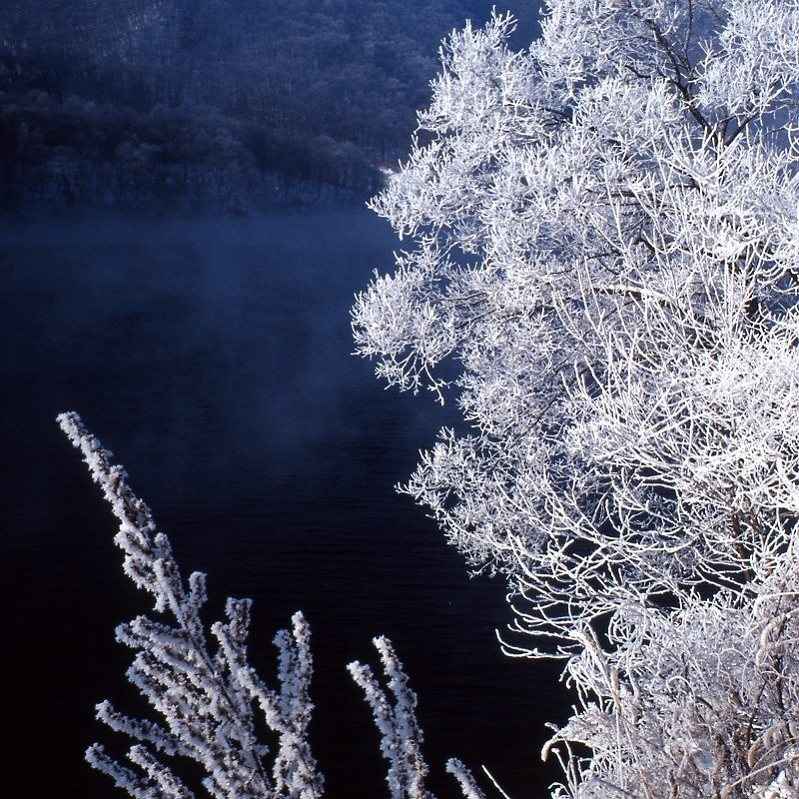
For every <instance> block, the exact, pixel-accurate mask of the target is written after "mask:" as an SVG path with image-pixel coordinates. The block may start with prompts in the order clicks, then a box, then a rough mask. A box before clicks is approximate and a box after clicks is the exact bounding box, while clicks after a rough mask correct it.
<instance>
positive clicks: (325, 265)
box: [0, 208, 563, 799]
mask: <svg viewBox="0 0 799 799" xmlns="http://www.w3.org/2000/svg"><path fill="white" fill-rule="evenodd" d="M396 246H397V243H396V241H395V240H394V238H393V237H392V235H391V232H390V230H389V229H388V227H387V226H386V225H385V224H384V223H383V222H381V221H380V220H378V219H376V218H374V217H372V216H371V215H370V214H369V213H368V212H367V211H365V210H362V209H358V208H356V209H342V210H337V211H330V210H327V211H315V212H311V213H305V214H299V213H297V214H292V213H281V214H274V215H272V216H268V217H261V218H250V219H241V220H239V219H209V220H193V221H186V220H183V221H174V220H173V221H163V222H161V221H154V220H152V219H149V220H147V219H123V218H114V217H102V218H97V217H83V218H74V219H61V220H56V221H49V222H41V221H40V222H35V223H33V222H30V223H24V222H19V221H17V222H13V223H11V222H7V223H3V226H2V227H1V228H0V269H1V270H2V287H3V289H2V290H3V305H2V322H0V324H2V344H1V345H0V346H2V362H1V366H2V373H3V375H2V378H3V388H4V395H5V414H4V424H3V428H2V429H3V433H2V434H3V437H4V440H3V444H4V453H5V468H4V477H3V491H2V495H3V501H4V504H5V511H4V519H5V523H6V524H5V528H6V530H5V538H4V547H3V568H2V588H3V591H4V594H5V597H4V599H5V602H4V608H5V627H6V631H5V634H4V643H3V666H4V670H5V671H6V672H7V678H6V681H5V685H6V692H5V695H6V698H5V702H4V705H5V707H4V710H5V714H6V717H7V719H8V721H7V723H6V724H7V729H10V730H12V731H13V735H12V738H11V740H10V744H11V749H10V751H9V749H8V744H6V750H5V751H6V755H7V764H8V765H7V767H8V768H10V769H14V768H16V769H17V770H18V771H19V772H25V774H26V780H28V781H29V785H30V791H29V795H31V796H35V797H66V796H74V797H88V798H89V799H93V798H94V797H97V798H99V797H108V798H109V799H110V798H111V797H114V796H117V795H119V796H121V795H122V794H121V793H119V792H117V791H115V790H114V789H113V788H112V786H111V783H110V781H108V780H107V778H105V777H104V776H102V775H99V774H96V773H95V772H92V771H91V770H90V769H89V768H88V766H86V765H85V764H84V763H83V761H82V754H83V750H84V749H85V748H86V746H87V745H88V744H89V743H91V742H92V741H94V740H101V741H103V742H104V743H106V744H107V745H108V746H109V748H110V749H111V750H112V751H123V747H124V743H125V742H124V740H122V739H120V737H119V736H115V735H114V734H113V733H111V732H110V731H106V730H105V729H103V728H101V727H100V726H99V725H98V724H97V723H96V722H95V721H94V720H93V707H94V705H95V703H96V702H98V701H100V700H101V699H103V698H105V697H112V698H114V699H115V700H116V701H119V703H120V704H121V705H122V706H123V708H124V709H126V710H128V711H131V712H134V713H138V712H140V711H141V710H142V707H141V701H140V700H139V699H138V697H137V696H136V694H135V693H134V692H133V691H132V690H130V689H128V688H126V687H125V681H124V677H123V671H124V669H125V667H126V664H127V663H128V662H129V660H130V653H129V652H128V651H127V650H125V649H124V648H122V647H121V646H119V645H117V644H116V643H115V642H114V635H113V629H114V626H115V625H116V624H117V623H119V622H120V621H122V620H124V619H127V618H130V617H131V616H133V615H135V614H137V613H139V612H142V611H144V610H146V609H147V607H148V601H147V599H146V598H145V597H144V596H143V595H141V594H139V593H138V592H136V591H135V589H133V588H132V586H131V585H130V584H129V582H128V581H127V579H126V578H125V577H124V576H123V574H122V572H121V569H120V562H121V557H120V553H119V552H118V551H117V550H116V549H115V548H114V545H113V543H112V536H113V532H114V530H115V525H114V521H113V519H112V517H111V515H110V512H109V511H108V510H107V509H106V507H105V505H104V503H103V501H102V499H101V497H100V495H99V491H98V489H97V488H96V487H95V486H93V485H91V484H90V482H89V479H88V476H87V473H86V471H85V468H84V466H83V465H82V463H81V462H80V459H79V456H78V454H77V452H76V451H74V450H72V449H71V447H70V446H69V445H68V444H67V442H66V440H65V439H63V437H62V434H61V433H60V431H59V430H58V428H57V426H56V424H55V422H54V417H55V415H56V414H57V413H58V412H59V411H62V410H66V409H72V410H76V411H78V412H80V413H81V414H82V415H83V416H84V418H85V420H86V422H87V424H88V425H89V426H90V427H91V428H92V429H93V430H94V432H95V433H96V434H97V435H98V436H100V438H101V439H102V440H103V441H104V443H106V445H107V446H109V447H110V448H112V449H113V450H114V452H115V453H116V455H117V458H118V460H119V461H120V462H122V463H124V464H125V465H126V466H127V468H128V471H129V473H130V474H131V480H132V484H133V486H134V489H135V490H137V491H138V492H139V493H140V494H141V495H142V496H143V497H144V498H145V499H146V500H147V501H148V502H149V504H150V505H151V507H152V508H153V511H154V513H155V515H156V518H157V519H158V521H159V523H160V525H161V527H162V528H163V529H164V530H165V531H166V532H167V533H168V534H169V536H170V537H171V539H172V542H173V544H174V546H175V549H176V551H177V555H178V558H179V560H180V562H181V563H182V565H183V568H184V570H185V573H188V572H189V571H190V570H193V569H199V570H203V571H206V572H208V573H209V580H210V588H211V603H210V608H209V617H215V616H216V615H218V614H219V613H220V612H221V607H222V603H223V600H224V597H225V596H227V595H229V594H230V595H234V596H250V597H253V598H254V599H255V602H256V604H255V616H254V641H253V645H252V651H253V653H254V655H253V657H254V660H255V662H256V664H257V666H258V667H259V668H260V670H261V673H262V674H263V675H264V677H265V678H267V679H268V680H270V681H271V680H272V679H273V677H274V657H273V647H272V645H271V639H272V636H273V634H274V632H275V631H276V630H277V629H278V628H279V627H281V626H285V625H286V624H288V622H289V617H290V615H291V613H292V612H294V611H295V610H297V609H298V608H301V609H302V610H303V611H304V612H305V614H306V616H307V618H308V619H309V621H310V623H311V627H312V631H313V635H314V655H315V660H316V673H315V678H314V685H313V692H314V697H315V700H316V704H317V710H316V715H315V721H314V727H313V742H314V748H315V751H316V754H317V756H318V758H319V760H320V762H321V764H322V766H323V768H324V770H325V772H326V775H327V783H328V795H329V796H331V797H334V798H335V799H345V798H354V799H358V798H359V797H370V799H371V798H373V797H375V796H381V795H385V794H386V793H387V791H386V788H385V784H384V783H383V782H382V780H383V774H384V770H383V763H382V761H381V759H380V755H379V752H378V740H377V734H376V732H375V730H374V727H373V725H372V722H371V719H370V714H369V711H368V709H367V707H366V705H365V704H364V703H363V701H362V700H361V697H360V695H359V692H358V689H357V688H356V687H355V686H354V684H353V683H352V682H351V680H350V678H349V676H348V675H347V674H346V672H345V665H346V663H348V662H349V661H350V660H352V659H354V658H360V659H369V660H371V661H372V662H374V661H375V659H376V656H375V653H374V650H373V649H372V646H371V643H370V639H371V637H372V636H373V635H376V634H378V633H384V634H386V635H388V636H390V637H391V638H392V639H393V641H394V643H395V645H396V647H397V649H398V650H399V652H400V653H401V655H402V657H403V659H404V661H405V664H406V666H407V668H408V670H409V672H410V674H411V677H412V681H413V684H414V686H415V688H416V690H417V692H418V694H419V696H420V719H421V722H422V725H423V727H424V729H425V732H426V747H425V751H426V754H427V758H428V761H429V762H430V763H431V765H432V766H433V775H432V780H431V786H432V787H433V789H434V790H436V791H437V792H439V795H440V796H446V795H455V793H456V791H455V790H454V784H453V785H450V784H449V780H450V778H449V777H447V776H446V775H444V773H443V761H444V759H445V758H446V757H449V756H458V757H460V758H462V759H463V760H464V761H466V762H467V763H469V764H470V765H471V766H472V767H473V768H474V769H476V770H477V769H479V766H480V764H481V763H485V764H486V765H487V766H488V767H489V769H490V770H491V771H492V772H493V773H494V775H495V776H496V777H497V778H498V779H499V780H500V782H502V783H503V785H504V786H505V788H506V790H508V792H509V793H511V794H512V795H513V796H514V799H520V797H525V796H535V795H542V794H541V791H540V787H541V786H543V785H545V784H546V783H548V782H549V781H550V780H551V778H552V777H553V772H551V771H547V772H545V771H544V770H543V768H542V766H541V765H540V762H539V758H538V751H539V748H540V745H541V743H542V741H543V740H544V739H545V738H546V731H545V729H544V727H543V724H544V722H545V721H547V720H551V719H553V718H556V717H558V716H560V715H562V712H563V710H562V707H561V704H560V703H561V701H562V698H561V697H562V694H560V693H559V692H558V689H557V687H556V686H555V682H554V680H553V675H554V674H556V672H555V671H553V670H551V669H546V668H545V667H543V666H541V665H539V664H531V663H527V662H524V661H513V660H509V659H507V658H503V657H502V656H501V655H500V654H499V651H498V648H497V645H496V643H495V638H494V630H495V628H497V627H502V626H503V625H505V624H506V623H507V622H508V621H509V613H508V610H507V608H506V606H505V603H504V596H503V586H502V584H501V583H500V582H499V581H491V580H488V579H478V580H472V581H470V580H469V579H468V578H467V576H466V573H465V569H464V566H463V563H462V560H461V558H460V556H459V555H458V554H457V553H456V552H455V551H453V550H451V549H449V548H447V546H446V545H445V543H444V542H443V539H442V537H441V535H440V534H439V532H438V531H437V530H436V529H435V526H434V524H433V523H432V522H431V521H430V520H428V519H426V518H425V516H424V514H423V511H422V510H421V509H419V508H416V507H414V506H413V505H412V503H411V502H410V501H409V500H408V499H407V498H405V497H399V496H397V495H395V494H394V492H393V490H392V486H393V485H394V484H395V483H396V482H398V481H400V480H403V479H405V478H406V477H407V476H408V475H409V474H410V472H411V471H412V469H413V467H414V464H415V461H416V459H417V452H418V450H419V449H420V448H422V447H425V446H427V445H429V444H430V443H431V442H432V441H433V439H434V435H435V431H436V430H437V429H438V428H439V427H440V426H442V425H443V424H447V423H451V422H452V421H453V419H454V416H453V413H454V412H453V411H452V410H450V409H441V408H439V407H438V406H436V405H435V404H434V402H433V401H432V398H430V397H417V398H415V399H414V398H412V397H409V396H404V395H399V394H396V393H394V392H385V391H383V389H382V386H381V385H380V384H378V383H377V381H376V380H375V379H374V377H373V374H372V367H371V366H370V364H368V363H366V362H363V361H360V360H357V359H355V358H353V357H351V355H350V352H351V350H352V341H351V337H350V330H349V317H348V309H349V306H350V304H351V301H352V295H353V292H354V291H356V290H358V289H359V288H361V287H363V286H364V285H365V284H366V282H367V280H368V278H369V273H370V271H371V270H372V269H373V268H374V267H382V268H387V267H388V266H389V265H390V263H391V251H392V249H393V248H395V247H396Z"/></svg>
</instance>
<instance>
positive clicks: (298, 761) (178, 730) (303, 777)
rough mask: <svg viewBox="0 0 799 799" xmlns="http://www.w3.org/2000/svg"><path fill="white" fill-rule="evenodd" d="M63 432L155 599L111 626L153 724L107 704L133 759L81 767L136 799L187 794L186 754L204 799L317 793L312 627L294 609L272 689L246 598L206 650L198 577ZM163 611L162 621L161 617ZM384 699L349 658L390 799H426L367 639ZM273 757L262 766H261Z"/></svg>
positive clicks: (81, 445) (469, 792)
mask: <svg viewBox="0 0 799 799" xmlns="http://www.w3.org/2000/svg"><path fill="white" fill-rule="evenodd" d="M58 422H59V424H60V425H61V428H62V430H63V431H64V433H65V434H66V435H67V436H68V438H69V440H70V441H71V442H72V444H73V445H74V446H75V447H77V448H78V449H80V451H81V452H82V453H83V458H84V460H85V461H86V463H87V465H88V467H89V471H90V473H91V476H92V479H93V480H94V482H96V483H97V484H98V485H99V486H100V488H101V489H102V491H103V495H104V496H105V499H106V501H107V502H108V503H109V505H110V506H111V509H112V511H113V513H114V515H115V516H116V517H117V519H118V520H119V532H118V533H117V534H116V537H115V539H114V540H115V542H116V544H117V545H118V546H119V548H120V549H121V550H122V551H123V552H124V553H125V561H124V571H125V573H126V574H127V575H128V577H130V578H131V580H133V582H134V583H135V584H136V585H137V586H138V587H139V588H141V589H143V590H145V591H147V592H149V593H150V594H152V595H153V597H154V600H155V607H154V610H155V612H156V614H157V616H158V620H154V619H151V618H149V617H147V616H137V617H136V618H135V619H133V621H131V622H128V623H126V624H121V625H119V627H117V631H116V632H117V640H118V641H120V642H121V643H124V644H125V645H127V646H129V647H130V648H131V649H133V650H135V651H136V656H135V658H134V661H133V664H132V665H131V667H130V668H129V669H128V673H127V677H128V679H129V680H130V682H132V683H133V685H135V686H136V688H138V690H139V691H140V692H141V694H142V695H143V696H144V697H145V699H147V701H148V702H149V704H150V706H151V707H152V708H153V710H154V711H155V712H156V713H157V715H158V716H160V717H161V721H160V722H153V721H150V720H147V719H137V718H131V717H129V716H126V715H123V714H122V713H120V712H118V711H117V710H116V709H115V708H114V707H113V705H112V704H111V703H110V702H108V701H105V702H101V703H100V704H99V705H98V706H97V718H98V719H99V720H100V721H102V722H103V723H104V724H106V725H107V726H109V727H110V728H111V729H112V730H115V731H117V732H121V733H124V734H126V735H127V736H128V737H130V738H131V739H133V740H134V741H135V742H136V743H135V744H134V745H133V746H132V747H131V748H130V750H129V752H128V759H129V760H130V762H131V764H132V765H133V766H137V767H138V769H132V768H130V767H129V766H127V765H125V764H123V763H120V762H118V761H116V760H114V759H113V758H111V757H109V756H108V755H107V754H106V752H105V750H104V749H103V747H102V746H100V745H99V744H94V745H93V746H91V747H89V749H88V750H87V752H86V759H87V761H88V762H89V764H90V765H92V766H93V767H94V768H96V769H98V770H99V771H102V772H104V773H105V774H107V775H109V776H110V777H111V778H112V779H113V780H114V783H115V784H116V785H117V787H119V788H122V789H124V790H125V791H127V793H128V794H129V795H130V796H132V797H134V799H191V798H192V797H194V796H195V794H194V793H193V792H192V791H191V790H190V789H189V788H188V787H187V786H186V785H185V784H184V782H183V781H182V780H181V778H180V777H179V776H178V774H177V773H176V772H175V771H174V769H173V768H172V767H171V766H170V765H169V764H168V763H169V760H171V759H174V758H184V759H188V760H192V761H194V762H195V763H197V764H199V766H200V767H201V768H202V770H203V771H204V772H205V774H206V776H205V778H204V779H203V780H202V787H203V788H204V789H205V792H206V793H207V794H210V796H212V797H213V798H214V799H320V797H322V796H323V795H324V779H323V777H322V774H321V772H320V771H319V768H318V766H317V763H316V761H315V759H314V757H313V754H312V753H311V747H310V741H309V724H310V721H311V712H312V710H313V703H312V702H311V699H310V692H309V691H310V683H311V675H312V672H313V661H312V657H311V649H310V637H311V634H310V628H309V627H308V624H307V622H306V621H305V619H304V618H303V615H302V613H295V614H294V616H293V617H292V620H291V621H292V629H291V632H289V631H287V630H281V631H280V632H278V634H277V635H276V636H275V638H274V644H275V646H276V647H277V649H278V685H279V688H278V690H274V689H272V688H270V687H269V686H268V685H266V684H265V683H264V682H263V681H262V680H261V678H260V677H259V676H258V675H257V674H256V672H255V671H254V669H253V668H252V667H251V666H250V665H249V662H248V659H247V641H248V636H249V627H250V607H251V604H252V602H251V600H249V599H228V600H227V605H226V609H225V612H226V617H227V618H226V620H225V621H224V622H221V621H218V622H215V623H214V624H212V625H211V627H210V632H211V635H212V636H213V639H215V646H214V647H213V649H212V648H210V647H209V641H208V636H207V634H206V632H205V626H204V624H203V622H202V619H201V615H200V614H201V611H202V607H203V605H204V604H205V601H206V590H205V583H206V577H205V575H204V574H202V573H199V572H193V573H192V574H191V575H189V578H188V580H184V579H183V577H182V576H181V573H180V569H179V567H178V564H177V563H176V562H175V559H174V556H173V554H172V549H171V547H170V544H169V539H168V538H167V537H166V535H165V534H164V533H162V532H158V531H157V528H156V525H155V521H154V520H153V516H152V513H151V512H150V509H149V508H148V506H147V505H146V504H145V503H144V502H143V501H142V500H141V499H139V498H138V497H137V496H136V495H135V494H134V493H133V491H132V490H131V488H130V486H129V485H128V478H127V474H126V472H125V470H124V468H123V467H122V466H119V465H114V463H113V454H112V453H111V452H109V451H108V450H106V449H103V447H102V445H101V444H100V442H99V441H98V440H97V438H95V437H94V436H93V435H91V433H89V431H88V430H87V429H86V427H85V426H84V424H83V422H82V420H81V419H80V417H79V416H78V415H77V414H75V413H64V414H61V415H60V416H59V417H58ZM165 619H169V622H168V623H167V622H166V621H165ZM375 646H376V647H377V649H378V652H379V653H380V656H381V660H382V663H383V668H384V671H385V674H386V677H387V679H388V685H389V689H390V690H391V693H392V695H393V697H394V706H393V707H392V705H391V702H389V700H388V699H387V697H386V695H385V693H384V692H383V690H382V689H381V688H380V686H379V684H378V683H377V680H376V679H375V677H374V675H373V673H372V671H371V669H370V668H369V666H365V665H361V664H360V663H351V664H350V665H349V671H350V673H351V674H352V676H353V678H354V679H355V681H356V682H357V683H358V684H359V685H360V686H361V687H362V688H363V689H364V692H365V696H366V700H367V701H368V703H369V704H370V706H371V707H372V709H373V711H374V717H375V723H376V724H377V728H378V731H379V733H380V736H381V750H382V752H383V755H384V757H385V758H386V759H387V760H388V762H389V770H388V777H387V781H388V785H389V788H390V795H391V799H435V797H434V796H433V795H432V794H431V793H430V792H429V791H427V790H426V789H425V787H424V776H425V775H426V774H427V771H428V767H427V765H426V764H425V762H424V760H423V759H422V754H421V743H422V731H421V729H420V727H419V724H418V721H417V719H416V696H415V694H414V693H413V691H412V690H411V688H410V685H409V684H408V678H407V677H406V676H405V673H404V671H403V668H402V664H401V662H400V661H399V659H398V658H397V655H396V654H395V652H394V650H393V648H392V646H391V642H390V641H389V640H388V639H387V638H377V639H375ZM256 707H257V708H258V709H259V710H260V712H261V715H262V718H263V721H264V722H265V723H266V726H267V727H268V729H269V730H271V731H272V733H274V735H275V737H276V738H277V746H276V747H274V749H273V750H270V748H269V747H268V746H266V745H265V744H264V743H263V742H261V741H260V740H258V738H257V735H256V720H255V708H256ZM269 760H271V767H270V766H268V765H267V762H268V761H269ZM447 768H448V770H449V771H451V772H452V774H453V775H454V776H455V778H456V780H457V782H458V785H459V787H460V788H461V790H462V792H463V795H464V797H465V799H483V794H482V793H481V792H480V789H479V788H478V787H477V784H476V783H475V781H474V778H473V777H472V775H471V773H470V772H469V771H468V769H467V768H466V767H465V766H464V765H463V764H462V763H460V762H459V761H457V760H450V761H449V762H448V764H447Z"/></svg>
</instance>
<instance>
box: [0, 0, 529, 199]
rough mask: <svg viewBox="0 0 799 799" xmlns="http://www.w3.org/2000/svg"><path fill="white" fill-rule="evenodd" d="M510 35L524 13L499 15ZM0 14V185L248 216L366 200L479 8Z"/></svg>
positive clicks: (108, 8)
mask: <svg viewBox="0 0 799 799" xmlns="http://www.w3.org/2000/svg"><path fill="white" fill-rule="evenodd" d="M504 5H505V6H507V7H510V8H511V9H512V10H513V11H514V12H516V13H517V14H518V15H519V16H520V17H521V18H522V21H523V25H524V27H525V32H526V31H529V30H531V28H532V25H533V24H534V20H535V17H536V9H535V4H534V3H532V2H520V1H519V0H514V2H509V3H505V4H504ZM35 6H36V7H35V11H34V10H33V8H32V3H31V2H30V0H10V2H8V0H7V2H5V3H3V4H2V7H0V161H1V163H0V174H1V175H2V177H3V186H4V191H3V197H2V200H3V203H4V205H5V206H6V207H9V206H11V207H14V206H19V205H25V204H28V203H30V202H46V203H55V204H76V203H81V202H87V203H90V204H99V205H122V206H142V207H144V206H146V207H151V206H152V205H153V204H154V203H155V204H159V203H163V202H166V203H167V204H172V203H180V204H186V203H188V204H192V203H203V204H204V203H207V202H209V201H210V202H212V203H214V204H219V205H223V206H225V207H226V208H230V209H233V210H235V209H238V208H246V207H247V206H249V205H251V204H253V203H254V204H263V203H266V204H269V203H270V202H273V201H275V202H286V201H292V200H293V201H299V202H307V201H313V200H315V199H318V198H319V197H323V196H325V195H326V194H330V193H331V192H333V193H336V192H342V191H344V192H349V193H352V194H355V195H366V194H367V193H369V192H372V191H374V190H375V188H376V187H377V185H378V181H379V171H378V167H379V165H380V164H381V163H382V162H388V161H393V160H395V159H396V158H397V157H398V155H399V154H400V153H402V152H403V151H404V149H406V147H407V143H408V139H409V135H410V133H411V131H412V129H413V126H414V121H415V116H414V115H415V109H416V108H419V107H422V106H423V105H424V104H425V102H426V98H427V93H428V83H429V80H430V79H431V78H432V77H433V75H434V74H435V67H436V55H437V46H438V42H439V41H440V39H441V37H442V35H443V34H444V33H446V32H447V31H448V30H450V29H451V28H453V27H455V26H460V25H462V24H463V20H464V19H466V18H469V17H470V18H473V19H475V20H476V21H477V20H479V21H481V22H482V21H483V20H484V19H485V18H486V17H487V15H488V14H489V13H490V6H491V4H490V3H489V2H485V1H481V0H429V1H428V2H425V3H418V2H415V3H414V2H410V3H409V2H407V0H377V1H374V0H41V2H37V3H36V4H35Z"/></svg>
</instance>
